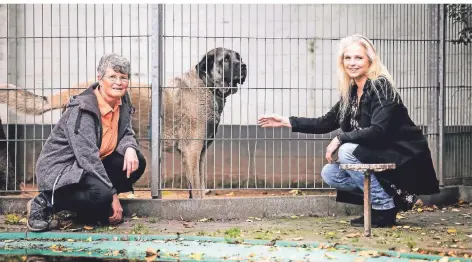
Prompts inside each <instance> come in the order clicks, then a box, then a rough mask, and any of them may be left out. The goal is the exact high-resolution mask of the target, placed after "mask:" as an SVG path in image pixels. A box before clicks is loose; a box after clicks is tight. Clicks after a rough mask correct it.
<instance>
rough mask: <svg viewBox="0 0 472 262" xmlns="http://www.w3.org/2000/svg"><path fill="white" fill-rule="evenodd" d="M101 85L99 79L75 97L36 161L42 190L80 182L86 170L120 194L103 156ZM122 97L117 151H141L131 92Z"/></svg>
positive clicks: (122, 152)
mask: <svg viewBox="0 0 472 262" xmlns="http://www.w3.org/2000/svg"><path fill="white" fill-rule="evenodd" d="M97 86H98V82H97V83H94V84H92V85H91V86H90V87H89V88H88V89H86V90H85V91H84V92H82V93H81V94H79V95H77V96H73V97H71V99H70V101H69V103H68V105H67V108H66V110H65V112H64V113H63V114H62V116H61V118H60V119H59V121H58V123H57V124H56V125H55V126H54V128H53V130H52V132H51V134H50V135H49V137H48V139H47V140H46V143H45V144H44V147H43V149H42V151H41V153H40V155H39V158H38V161H37V163H36V178H37V180H38V187H39V190H40V191H46V190H53V189H55V190H57V189H59V188H61V187H63V186H66V185H70V184H75V183H78V182H79V181H80V179H81V178H82V175H83V174H84V173H85V172H86V173H89V174H92V175H95V176H96V177H97V178H98V179H100V180H101V181H103V183H105V184H106V185H107V186H108V187H110V189H111V190H112V192H113V193H116V190H115V189H114V188H113V185H112V183H111V181H110V179H109V178H108V175H107V173H106V171H105V167H104V166H103V164H102V161H101V159H100V156H99V148H100V145H101V140H102V120H101V114H100V109H99V107H98V101H97V98H96V96H95V94H94V89H95V88H96V87H97ZM121 100H122V105H121V108H120V120H119V122H118V144H117V146H116V149H115V150H116V151H117V152H118V153H120V154H122V155H124V153H125V151H126V149H127V148H128V147H132V148H134V149H136V150H138V143H137V141H136V139H135V137H134V136H135V133H134V132H133V130H132V129H131V122H130V119H131V117H130V114H131V112H132V109H133V107H132V105H131V101H130V99H129V95H128V94H126V95H125V96H124V97H123V98H122V99H121Z"/></svg>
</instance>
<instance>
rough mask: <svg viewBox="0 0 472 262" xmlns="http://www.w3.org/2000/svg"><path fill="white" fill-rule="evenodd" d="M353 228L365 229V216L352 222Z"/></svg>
mask: <svg viewBox="0 0 472 262" xmlns="http://www.w3.org/2000/svg"><path fill="white" fill-rule="evenodd" d="M359 225H360V226H359ZM351 226H353V227H363V226H364V216H360V217H358V218H354V219H353V220H351Z"/></svg>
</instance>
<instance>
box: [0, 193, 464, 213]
mask: <svg viewBox="0 0 472 262" xmlns="http://www.w3.org/2000/svg"><path fill="white" fill-rule="evenodd" d="M420 198H421V199H422V200H423V202H424V203H425V204H426V205H433V204H435V205H447V204H453V203H457V201H458V200H459V199H463V200H465V201H467V202H472V187H470V186H453V187H444V188H441V193H439V194H436V195H430V196H420ZM28 200H29V199H28V198H20V197H0V214H6V213H25V212H26V202H27V201H28ZM121 203H122V206H123V210H124V215H125V216H130V215H132V214H133V213H135V214H137V215H138V216H146V217H157V218H161V219H186V220H195V219H201V218H212V219H241V218H248V217H260V218H276V217H287V216H292V215H297V216H301V215H303V216H321V217H323V216H344V215H349V216H351V215H360V214H362V207H361V206H356V205H350V204H344V203H337V202H336V201H335V196H326V195H321V196H283V197H272V196H271V197H250V198H249V197H228V198H217V199H215V198H213V199H201V200H194V199H193V200H192V199H183V200H180V199H179V200H168V199H164V200H162V199H123V200H122V201H121Z"/></svg>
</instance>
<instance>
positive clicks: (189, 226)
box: [182, 223, 194, 228]
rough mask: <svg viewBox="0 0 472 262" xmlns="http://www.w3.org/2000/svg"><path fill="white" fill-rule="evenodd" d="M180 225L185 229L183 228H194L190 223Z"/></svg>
mask: <svg viewBox="0 0 472 262" xmlns="http://www.w3.org/2000/svg"><path fill="white" fill-rule="evenodd" d="M182 225H183V226H184V227H185V228H192V227H194V226H193V225H192V224H190V223H182Z"/></svg>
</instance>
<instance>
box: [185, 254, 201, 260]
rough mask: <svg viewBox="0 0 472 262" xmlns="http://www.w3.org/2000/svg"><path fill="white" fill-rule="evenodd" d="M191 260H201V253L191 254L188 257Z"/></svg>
mask: <svg viewBox="0 0 472 262" xmlns="http://www.w3.org/2000/svg"><path fill="white" fill-rule="evenodd" d="M188 257H189V258H191V259H195V260H202V257H203V254H202V253H192V254H190V255H189V256H188Z"/></svg>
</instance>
